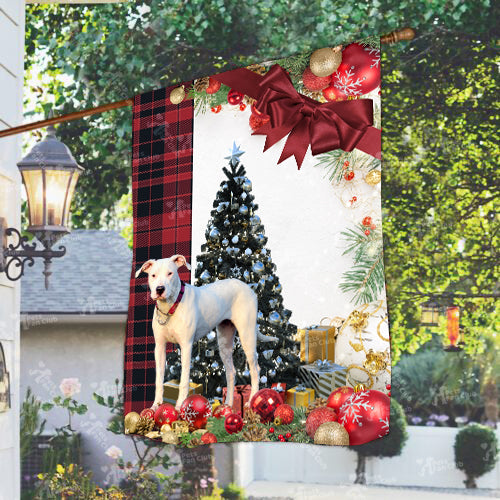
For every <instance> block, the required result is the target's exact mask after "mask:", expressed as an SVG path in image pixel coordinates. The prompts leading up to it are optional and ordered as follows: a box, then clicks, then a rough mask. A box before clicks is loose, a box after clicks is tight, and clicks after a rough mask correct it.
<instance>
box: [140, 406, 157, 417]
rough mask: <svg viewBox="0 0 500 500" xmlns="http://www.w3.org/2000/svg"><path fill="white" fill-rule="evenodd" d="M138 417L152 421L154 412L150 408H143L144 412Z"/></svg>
mask: <svg viewBox="0 0 500 500" xmlns="http://www.w3.org/2000/svg"><path fill="white" fill-rule="evenodd" d="M140 416H141V417H146V418H149V419H150V420H153V419H154V418H155V412H154V410H153V409H152V408H144V410H142V411H141V413H140Z"/></svg>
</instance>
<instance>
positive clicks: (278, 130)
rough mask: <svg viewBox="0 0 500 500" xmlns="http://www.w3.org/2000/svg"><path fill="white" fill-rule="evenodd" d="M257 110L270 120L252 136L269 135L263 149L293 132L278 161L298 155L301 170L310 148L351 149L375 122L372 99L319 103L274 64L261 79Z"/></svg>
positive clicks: (317, 149)
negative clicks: (303, 92)
mask: <svg viewBox="0 0 500 500" xmlns="http://www.w3.org/2000/svg"><path fill="white" fill-rule="evenodd" d="M260 88H261V92H260V95H259V99H258V102H257V104H256V107H257V109H258V110H259V111H260V112H261V113H264V114H267V115H269V117H270V121H269V122H268V123H266V124H264V125H262V126H261V127H260V128H259V129H258V130H257V131H255V132H254V133H253V135H266V136H267V137H266V144H265V146H264V151H266V150H267V149H269V148H270V147H271V146H273V145H274V144H276V143H277V142H278V141H279V140H280V139H282V138H283V137H285V136H286V135H287V134H288V133H289V134H290V135H289V136H288V138H287V140H286V143H285V147H284V148H283V151H282V153H281V156H280V159H279V161H278V163H281V162H282V161H283V160H286V159H287V158H289V157H290V156H292V155H293V156H295V160H296V161H297V165H298V167H299V169H300V167H301V165H302V162H303V160H304V156H305V154H306V152H307V148H308V147H309V145H311V152H312V154H313V155H317V154H320V153H325V152H326V151H332V150H334V149H338V148H341V149H343V150H344V151H352V150H353V149H354V148H355V147H356V144H357V143H358V142H359V141H360V139H361V138H362V137H363V135H364V134H365V131H366V129H367V128H368V127H370V126H371V125H372V124H373V103H372V100H371V99H359V100H353V101H340V102H327V103H320V102H317V101H315V100H314V99H311V98H309V97H307V96H305V95H302V94H299V93H298V92H297V91H296V90H295V88H294V86H293V84H292V82H291V81H290V78H289V76H288V75H287V73H286V72H285V71H284V70H283V68H281V67H280V66H279V65H277V64H275V65H274V66H273V67H272V68H271V69H270V70H269V71H268V72H267V74H266V75H265V76H264V78H263V79H262V81H261V82H260Z"/></svg>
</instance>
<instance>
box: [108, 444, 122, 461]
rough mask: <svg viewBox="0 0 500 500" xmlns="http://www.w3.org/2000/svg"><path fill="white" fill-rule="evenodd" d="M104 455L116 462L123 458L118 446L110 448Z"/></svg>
mask: <svg viewBox="0 0 500 500" xmlns="http://www.w3.org/2000/svg"><path fill="white" fill-rule="evenodd" d="M104 453H106V455H108V457H111V458H112V459H113V460H118V459H119V458H121V457H122V456H123V452H122V450H121V449H120V448H118V446H115V445H113V446H110V447H109V448H108V449H107V450H106V451H105V452H104Z"/></svg>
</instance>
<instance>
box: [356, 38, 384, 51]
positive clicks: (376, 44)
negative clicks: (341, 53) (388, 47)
mask: <svg viewBox="0 0 500 500" xmlns="http://www.w3.org/2000/svg"><path fill="white" fill-rule="evenodd" d="M357 43H359V44H360V45H363V46H364V47H366V46H369V47H373V48H374V49H379V50H380V36H375V35H372V36H367V37H366V38H363V39H361V40H359V41H358V42H357Z"/></svg>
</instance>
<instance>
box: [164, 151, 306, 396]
mask: <svg viewBox="0 0 500 500" xmlns="http://www.w3.org/2000/svg"><path fill="white" fill-rule="evenodd" d="M243 153H244V152H243V151H241V150H240V149H239V148H238V147H236V145H235V144H233V148H232V150H231V151H230V156H227V157H226V159H227V160H229V162H228V163H229V164H228V166H227V167H223V169H222V170H223V172H224V174H225V176H226V179H225V180H224V181H222V182H221V184H220V189H219V191H218V192H217V195H216V198H215V201H214V203H213V206H214V209H213V210H212V211H211V213H210V215H211V218H210V220H209V222H208V225H207V229H206V232H205V237H206V243H204V244H203V245H202V246H201V252H202V253H201V254H200V255H198V256H197V267H196V271H195V283H194V284H195V285H196V286H201V285H204V284H207V283H212V282H214V281H216V280H221V279H227V278H236V279H239V280H241V281H243V282H244V283H248V285H249V286H250V287H252V289H253V290H254V292H255V293H256V294H257V297H258V325H259V330H260V332H261V333H263V334H264V335H270V336H274V337H277V338H278V341H274V342H257V352H258V362H259V366H260V382H261V387H271V384H272V383H273V382H282V383H288V384H295V381H296V377H297V370H298V365H299V357H298V346H297V343H296V342H295V341H294V340H293V336H294V335H295V333H296V331H297V328H296V326H295V325H293V324H291V323H290V322H289V320H290V316H291V314H292V313H291V311H289V310H288V309H285V308H284V306H283V298H282V295H281V291H282V286H281V283H280V281H279V279H278V276H277V275H276V265H275V264H273V262H272V259H271V252H270V250H269V249H268V248H266V246H265V245H266V243H267V238H266V236H265V234H264V226H263V225H262V223H261V220H260V217H259V216H258V215H257V214H256V212H257V209H258V205H257V204H255V203H254V196H253V195H252V183H251V181H250V179H248V177H246V171H245V168H244V167H243V165H241V164H240V160H239V158H240V156H241V155H242V154H243ZM192 356H193V359H192V366H191V379H192V381H193V382H196V383H200V384H202V385H203V393H204V395H205V396H207V397H214V396H221V395H222V388H223V387H225V386H226V377H225V373H224V366H223V364H222V361H221V358H220V356H219V351H218V345H217V338H216V332H215V331H213V332H210V333H209V334H208V336H206V337H204V338H202V339H201V340H199V341H198V342H197V343H196V344H195V345H194V346H193V355H192ZM233 360H234V366H235V369H236V380H235V382H236V384H237V385H244V384H249V383H250V373H249V371H248V366H247V362H246V357H245V353H244V352H243V348H242V346H241V342H240V339H239V337H238V335H237V336H236V338H235V342H234V348H233ZM167 364H168V366H169V370H168V374H167V376H168V377H169V378H177V377H178V376H179V374H180V361H179V354H178V352H174V353H171V354H170V355H168V357H167Z"/></svg>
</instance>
